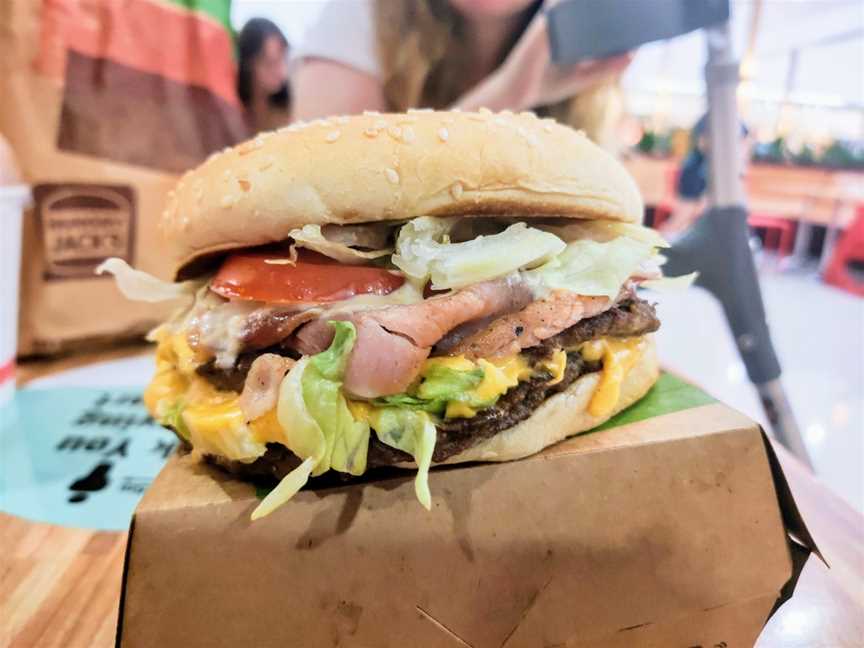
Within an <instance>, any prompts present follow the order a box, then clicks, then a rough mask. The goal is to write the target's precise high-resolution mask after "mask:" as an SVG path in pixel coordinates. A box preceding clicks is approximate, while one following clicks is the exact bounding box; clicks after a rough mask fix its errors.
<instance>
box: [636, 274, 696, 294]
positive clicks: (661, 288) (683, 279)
mask: <svg viewBox="0 0 864 648" xmlns="http://www.w3.org/2000/svg"><path fill="white" fill-rule="evenodd" d="M698 276H699V273H698V272H691V273H690V274H686V275H679V276H677V277H661V278H660V279H649V280H647V281H643V282H642V283H640V284H639V287H640V288H648V289H649V290H654V291H656V292H661V293H662V292H677V291H679V290H686V289H687V288H689V287H690V286H692V285H693V282H694V281H696V278H697V277H698Z"/></svg>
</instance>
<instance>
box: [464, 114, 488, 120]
mask: <svg viewBox="0 0 864 648" xmlns="http://www.w3.org/2000/svg"><path fill="white" fill-rule="evenodd" d="M468 119H471V120H473V121H479V122H485V121H486V115H481V114H479V113H468Z"/></svg>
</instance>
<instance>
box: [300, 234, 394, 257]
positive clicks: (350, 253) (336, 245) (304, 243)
mask: <svg viewBox="0 0 864 648" xmlns="http://www.w3.org/2000/svg"><path fill="white" fill-rule="evenodd" d="M288 236H289V237H290V238H292V239H294V245H293V246H292V248H294V247H303V248H308V249H310V250H314V251H315V252H319V253H320V254H323V255H325V256H328V257H330V258H331V259H336V260H337V261H339V263H357V262H358V261H368V260H370V259H377V258H379V257H384V256H387V255H388V254H390V253H391V252H393V249H392V248H382V249H379V250H370V251H367V252H364V251H362V250H357V249H355V248H352V247H349V246H348V245H346V244H345V243H344V242H341V241H337V240H330V239H328V238H327V237H326V236H324V234H323V233H322V231H321V226H320V225H304V226H303V227H301V228H299V229H294V230H291V231H290V232H289V233H288ZM346 240H347V239H346Z"/></svg>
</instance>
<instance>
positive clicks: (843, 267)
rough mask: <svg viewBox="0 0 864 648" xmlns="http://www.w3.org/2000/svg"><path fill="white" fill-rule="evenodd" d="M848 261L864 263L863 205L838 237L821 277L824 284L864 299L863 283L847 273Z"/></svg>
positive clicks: (859, 206)
mask: <svg viewBox="0 0 864 648" xmlns="http://www.w3.org/2000/svg"><path fill="white" fill-rule="evenodd" d="M850 261H859V262H864V204H860V205H858V208H857V209H856V210H855V220H854V221H852V225H850V226H849V227H848V228H847V229H846V231H845V232H843V234H842V235H841V236H840V239H839V240H838V241H837V245H836V246H835V247H834V253H833V254H832V255H831V260H830V261H829V262H828V265H827V266H826V268H825V272H824V274H823V275H822V278H823V279H824V280H825V283H829V284H831V285H832V286H837V287H838V288H842V289H843V290H846V291H848V292H851V293H852V294H853V295H861V296H862V297H864V282H862V281H857V280H856V279H855V277H853V276H852V273H850V272H849V268H848V264H849V262H850Z"/></svg>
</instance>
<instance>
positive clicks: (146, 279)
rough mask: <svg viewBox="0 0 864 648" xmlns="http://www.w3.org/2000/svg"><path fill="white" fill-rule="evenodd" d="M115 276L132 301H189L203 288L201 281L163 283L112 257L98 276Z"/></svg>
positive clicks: (98, 270)
mask: <svg viewBox="0 0 864 648" xmlns="http://www.w3.org/2000/svg"><path fill="white" fill-rule="evenodd" d="M106 272H107V273H109V274H112V275H114V280H115V281H116V282H117V288H119V289H120V292H121V293H123V296H124V297H126V299H129V300H131V301H146V302H160V301H170V300H172V299H189V300H191V299H192V298H193V297H194V296H195V292H196V291H197V290H198V289H199V288H200V287H201V285H202V282H200V281H183V282H181V283H173V282H171V281H162V280H161V279H159V278H158V277H154V276H153V275H151V274H147V273H146V272H143V271H141V270H135V269H134V268H133V267H131V266H130V265H129V264H128V263H126V262H125V261H124V260H123V259H118V258H117V257H112V258H110V259H106V260H105V261H103V262H102V263H101V264H100V265H99V267H98V268H96V274H98V275H101V274H105V273H106Z"/></svg>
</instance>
